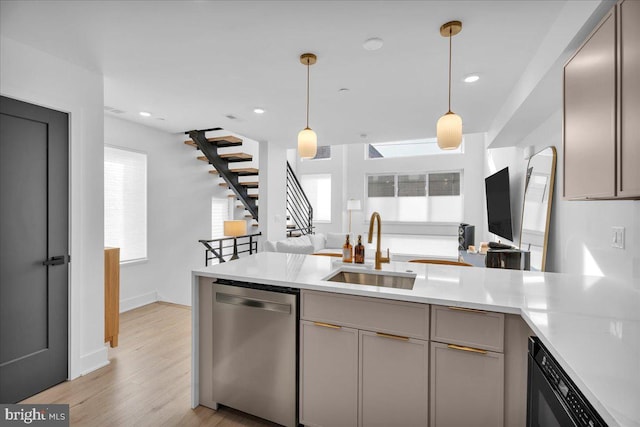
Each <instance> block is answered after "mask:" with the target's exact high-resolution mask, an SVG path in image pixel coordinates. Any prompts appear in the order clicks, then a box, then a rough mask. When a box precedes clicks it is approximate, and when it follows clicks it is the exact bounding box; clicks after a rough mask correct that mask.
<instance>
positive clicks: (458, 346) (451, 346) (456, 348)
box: [447, 344, 487, 354]
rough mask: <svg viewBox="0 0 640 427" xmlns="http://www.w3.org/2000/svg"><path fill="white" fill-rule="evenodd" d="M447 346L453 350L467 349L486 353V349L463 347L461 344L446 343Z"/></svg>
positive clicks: (472, 351)
mask: <svg viewBox="0 0 640 427" xmlns="http://www.w3.org/2000/svg"><path fill="white" fill-rule="evenodd" d="M447 347H449V348H450V349H453V350H462V351H469V352H471V353H480V354H487V351H486V350H480V349H478V348H472V347H463V346H461V345H455V344H449V345H447Z"/></svg>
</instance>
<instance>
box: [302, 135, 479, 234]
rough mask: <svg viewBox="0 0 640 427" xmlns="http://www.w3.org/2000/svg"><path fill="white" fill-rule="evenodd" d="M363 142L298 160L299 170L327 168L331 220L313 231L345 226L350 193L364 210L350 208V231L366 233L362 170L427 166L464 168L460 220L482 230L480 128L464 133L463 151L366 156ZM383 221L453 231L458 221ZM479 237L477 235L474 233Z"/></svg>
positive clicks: (403, 228) (403, 229)
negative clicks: (323, 157)
mask: <svg viewBox="0 0 640 427" xmlns="http://www.w3.org/2000/svg"><path fill="white" fill-rule="evenodd" d="M365 147H366V145H365V144H347V145H339V146H332V147H331V159H330V160H313V161H300V160H298V162H297V174H298V176H302V175H304V174H313V173H331V174H332V181H331V186H332V194H331V210H332V221H331V224H315V225H316V231H317V232H321V233H326V232H346V231H347V229H348V227H349V225H348V224H349V219H348V218H349V217H348V213H347V211H346V204H347V200H348V199H359V200H360V201H361V202H362V210H361V211H354V212H353V213H352V227H351V228H352V232H353V233H354V234H356V235H357V234H362V235H363V236H364V235H366V234H367V231H368V226H369V218H365V216H366V206H365V204H366V185H365V184H366V182H365V179H366V175H367V174H370V173H384V172H407V173H411V172H425V171H448V170H460V169H462V170H464V174H463V182H462V186H463V191H464V217H463V222H467V223H469V224H472V225H475V227H476V236H483V235H484V230H485V228H486V227H485V223H486V220H485V216H484V208H483V200H484V178H483V174H484V166H483V165H484V153H485V149H484V147H485V139H484V134H469V135H465V153H464V154H443V155H435V156H420V157H403V158H392V159H375V160H368V159H366V158H365ZM382 222H383V224H384V225H383V232H384V233H393V234H429V235H455V234H457V232H458V225H457V224H458V223H451V224H440V225H434V224H392V223H388V222H385V219H384V218H382ZM476 239H478V237H477V238H476Z"/></svg>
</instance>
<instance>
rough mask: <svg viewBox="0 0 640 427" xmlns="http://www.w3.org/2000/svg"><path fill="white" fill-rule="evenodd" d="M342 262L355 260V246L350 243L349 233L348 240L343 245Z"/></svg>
mask: <svg viewBox="0 0 640 427" xmlns="http://www.w3.org/2000/svg"><path fill="white" fill-rule="evenodd" d="M342 262H353V246H351V243H349V235H348V234H347V240H346V241H345V242H344V246H343V247H342Z"/></svg>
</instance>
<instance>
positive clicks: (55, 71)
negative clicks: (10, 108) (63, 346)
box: [0, 37, 108, 378]
mask: <svg viewBox="0 0 640 427" xmlns="http://www.w3.org/2000/svg"><path fill="white" fill-rule="evenodd" d="M0 76H2V77H1V79H0V93H2V95H4V96H8V97H12V98H16V99H19V100H22V101H26V102H30V103H32V104H37V105H42V106H44V107H48V108H52V109H55V110H59V111H63V112H66V113H69V115H70V132H69V137H70V141H69V148H70V150H69V155H70V162H69V167H70V210H69V212H70V228H69V229H70V245H69V247H70V253H71V256H72V262H71V263H70V265H69V271H70V279H69V378H75V377H77V376H79V375H81V374H84V373H86V372H90V371H92V370H94V369H97V368H99V367H101V366H104V365H105V364H107V363H108V360H107V349H106V347H105V346H104V343H103V341H104V290H103V283H104V273H103V272H104V255H103V240H104V239H103V236H104V235H103V228H104V223H103V222H104V221H103V220H104V217H103V172H102V171H103V163H104V161H103V160H104V151H103V79H102V76H101V75H99V74H95V73H92V72H90V71H87V70H85V69H83V68H80V67H78V66H76V65H73V64H70V63H68V62H66V61H64V60H61V59H58V58H56V57H54V56H51V55H49V54H46V53H44V52H41V51H39V50H36V49H33V48H31V47H29V46H26V45H24V44H21V43H18V42H16V41H14V40H12V39H8V38H6V37H2V38H0Z"/></svg>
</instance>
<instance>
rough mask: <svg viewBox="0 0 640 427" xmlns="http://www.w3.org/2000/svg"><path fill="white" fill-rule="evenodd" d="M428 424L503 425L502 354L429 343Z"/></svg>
mask: <svg viewBox="0 0 640 427" xmlns="http://www.w3.org/2000/svg"><path fill="white" fill-rule="evenodd" d="M430 376H431V377H430V378H431V404H430V413H431V423H430V426H431V427H458V426H478V427H482V426H486V427H501V426H503V425H504V355H503V354H502V353H495V352H491V351H486V350H480V349H474V348H470V347H464V346H458V345H455V344H442V343H438V342H432V343H431V372H430Z"/></svg>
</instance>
